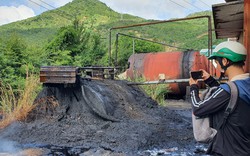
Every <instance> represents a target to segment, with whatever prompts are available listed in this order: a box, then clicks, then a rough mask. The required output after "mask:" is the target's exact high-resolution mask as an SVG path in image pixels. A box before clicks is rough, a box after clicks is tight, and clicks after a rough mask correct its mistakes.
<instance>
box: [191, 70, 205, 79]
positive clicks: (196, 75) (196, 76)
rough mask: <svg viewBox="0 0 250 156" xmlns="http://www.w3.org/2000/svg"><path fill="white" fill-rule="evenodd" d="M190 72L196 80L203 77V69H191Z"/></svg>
mask: <svg viewBox="0 0 250 156" xmlns="http://www.w3.org/2000/svg"><path fill="white" fill-rule="evenodd" d="M190 74H191V77H192V78H193V79H194V80H197V79H202V71H191V72H190Z"/></svg>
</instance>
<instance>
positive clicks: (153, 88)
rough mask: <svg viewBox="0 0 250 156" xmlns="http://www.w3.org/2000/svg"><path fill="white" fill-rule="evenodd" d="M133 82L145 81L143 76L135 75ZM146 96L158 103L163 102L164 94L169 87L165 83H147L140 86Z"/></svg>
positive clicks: (162, 103)
mask: <svg viewBox="0 0 250 156" xmlns="http://www.w3.org/2000/svg"><path fill="white" fill-rule="evenodd" d="M133 81H135V82H145V81H147V80H146V79H145V78H142V77H137V78H135V80H133ZM140 87H141V88H142V89H143V90H144V91H145V92H146V94H147V95H148V96H150V97H151V98H152V99H154V100H155V101H157V103H158V104H160V105H164V104H165V95H166V94H167V93H168V92H169V87H168V85H167V84H149V85H141V86H140Z"/></svg>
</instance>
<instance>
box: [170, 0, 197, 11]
mask: <svg viewBox="0 0 250 156" xmlns="http://www.w3.org/2000/svg"><path fill="white" fill-rule="evenodd" d="M169 1H170V2H172V3H174V4H176V5H179V6H180V7H182V8H185V9H187V10H190V11H192V12H194V11H193V10H191V9H189V8H187V7H185V6H183V5H181V4H179V3H176V2H174V1H172V0H169Z"/></svg>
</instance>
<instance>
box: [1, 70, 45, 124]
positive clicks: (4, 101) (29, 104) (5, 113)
mask: <svg viewBox="0 0 250 156" xmlns="http://www.w3.org/2000/svg"><path fill="white" fill-rule="evenodd" d="M40 86H41V85H40V83H39V79H38V77H37V76H34V75H30V76H29V75H28V74H27V77H26V81H25V87H24V89H23V90H22V91H19V92H18V93H14V92H13V90H12V88H11V86H10V85H5V84H0V112H1V113H2V117H3V119H2V120H0V129H2V128H4V127H6V126H8V125H9V124H11V123H12V122H14V121H18V120H23V119H25V118H26V117H27V115H28V113H29V112H30V111H31V110H32V109H33V108H34V107H35V105H34V104H33V102H34V99H35V98H36V96H37V94H38V92H39V90H40V89H41V87H40Z"/></svg>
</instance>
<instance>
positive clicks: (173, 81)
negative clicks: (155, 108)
mask: <svg viewBox="0 0 250 156" xmlns="http://www.w3.org/2000/svg"><path fill="white" fill-rule="evenodd" d="M216 80H217V81H218V79H216ZM227 80H228V79H227V78H223V79H222V81H227ZM198 81H199V82H203V81H204V80H203V79H199V80H198ZM187 82H189V79H172V80H157V81H146V82H128V83H127V85H153V84H168V83H187Z"/></svg>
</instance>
